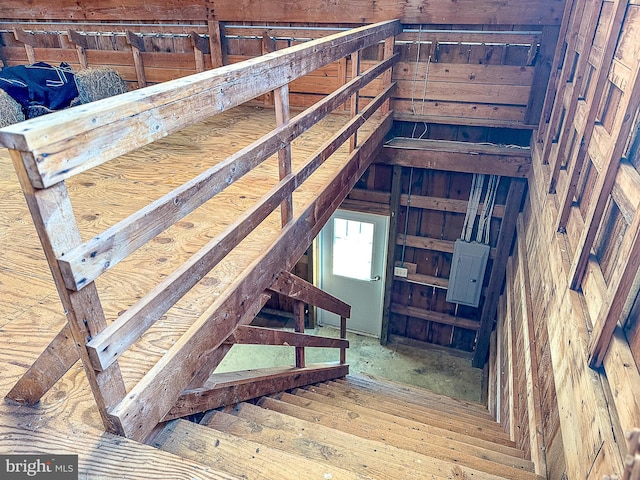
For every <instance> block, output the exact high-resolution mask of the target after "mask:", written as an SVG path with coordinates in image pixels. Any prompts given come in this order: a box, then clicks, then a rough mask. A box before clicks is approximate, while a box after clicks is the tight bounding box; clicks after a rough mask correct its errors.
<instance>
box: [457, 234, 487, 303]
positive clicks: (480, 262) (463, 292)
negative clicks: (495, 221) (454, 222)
mask: <svg viewBox="0 0 640 480" xmlns="http://www.w3.org/2000/svg"><path fill="white" fill-rule="evenodd" d="M490 250H491V247H489V245H485V244H483V243H477V242H465V241H464V240H460V239H459V240H456V243H455V245H454V248H453V260H452V261H451V274H450V275H449V287H448V289H447V302H451V303H460V304H462V305H469V306H471V307H477V306H478V304H479V303H480V293H481V291H482V281H483V279H484V272H485V270H486V268H487V260H488V259H489V251H490Z"/></svg>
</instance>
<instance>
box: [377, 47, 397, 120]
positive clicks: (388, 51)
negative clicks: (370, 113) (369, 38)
mask: <svg viewBox="0 0 640 480" xmlns="http://www.w3.org/2000/svg"><path fill="white" fill-rule="evenodd" d="M395 45H396V37H389V38H387V39H386V40H385V41H384V53H383V59H384V60H386V59H387V58H391V57H393V51H394V49H395ZM392 73H393V71H392V69H391V68H390V69H389V70H387V71H386V72H384V74H383V75H382V85H383V86H384V87H388V86H389V85H391V79H392ZM390 110H391V100H387V101H386V102H384V103H383V104H382V107H381V108H380V112H381V113H382V114H383V115H386V114H387V113H389V111H390Z"/></svg>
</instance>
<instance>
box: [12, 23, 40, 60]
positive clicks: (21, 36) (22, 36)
mask: <svg viewBox="0 0 640 480" xmlns="http://www.w3.org/2000/svg"><path fill="white" fill-rule="evenodd" d="M13 36H14V37H16V40H17V41H19V42H20V43H22V44H24V49H25V51H26V52H27V60H28V61H29V63H36V54H35V51H34V50H33V47H34V46H35V45H36V36H35V35H34V34H33V33H27V32H25V31H24V30H23V29H21V28H20V27H15V28H14V29H13Z"/></svg>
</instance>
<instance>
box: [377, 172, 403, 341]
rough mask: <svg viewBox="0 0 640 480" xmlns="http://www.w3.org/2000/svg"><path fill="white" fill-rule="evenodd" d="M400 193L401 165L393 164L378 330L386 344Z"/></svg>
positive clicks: (381, 339)
mask: <svg viewBox="0 0 640 480" xmlns="http://www.w3.org/2000/svg"><path fill="white" fill-rule="evenodd" d="M401 194H402V167H401V166H399V165H395V166H394V167H393V173H392V177H391V198H390V204H391V205H390V208H389V210H390V212H391V216H390V219H389V236H388V239H387V265H386V272H385V278H386V282H385V285H384V300H383V308H382V327H381V330H380V343H381V344H382V345H386V344H387V342H388V341H389V313H390V310H391V294H392V292H393V282H394V275H393V269H394V267H395V257H396V255H395V251H396V242H395V238H396V232H397V231H398V215H399V212H400V196H401Z"/></svg>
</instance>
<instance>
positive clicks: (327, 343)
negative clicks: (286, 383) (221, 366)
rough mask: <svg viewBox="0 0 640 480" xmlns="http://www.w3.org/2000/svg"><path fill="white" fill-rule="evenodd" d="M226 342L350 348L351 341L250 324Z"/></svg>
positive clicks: (230, 336) (237, 331)
mask: <svg viewBox="0 0 640 480" xmlns="http://www.w3.org/2000/svg"><path fill="white" fill-rule="evenodd" d="M224 343H225V344H230V345H233V344H241V345H283V346H289V347H324V348H349V341H348V340H343V339H340V338H331V337H320V336H318V335H307V334H305V333H297V332H289V331H287V330H279V329H275V328H265V327H252V326H249V325H240V326H239V327H238V328H236V330H235V331H234V332H233V333H232V334H231V335H229V337H228V338H227V339H226V340H225V342H224Z"/></svg>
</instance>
